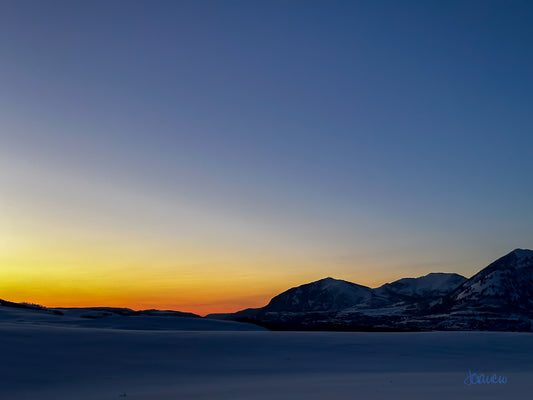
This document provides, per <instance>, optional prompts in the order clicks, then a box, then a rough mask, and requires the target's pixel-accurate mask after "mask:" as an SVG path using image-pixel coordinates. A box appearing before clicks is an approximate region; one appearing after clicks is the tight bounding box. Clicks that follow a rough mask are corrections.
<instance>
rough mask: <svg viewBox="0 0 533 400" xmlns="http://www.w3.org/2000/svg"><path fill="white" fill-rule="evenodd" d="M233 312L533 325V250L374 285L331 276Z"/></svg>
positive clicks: (296, 319) (351, 325) (368, 326)
mask: <svg viewBox="0 0 533 400" xmlns="http://www.w3.org/2000/svg"><path fill="white" fill-rule="evenodd" d="M224 318H226V319H234V320H241V321H248V322H254V323H257V324H259V325H263V326H266V327H269V328H271V329H281V330H298V329H304V330H515V331H532V330H533V251H531V250H521V249H518V250H514V251H512V252H511V253H509V254H508V255H506V256H504V257H502V258H500V259H499V260H497V261H495V262H494V263H492V264H491V265H489V266H488V267H487V268H485V269H483V270H482V271H480V272H479V273H478V274H476V275H474V276H473V277H472V278H470V279H468V280H467V279H466V278H465V277H463V276H461V275H458V274H446V273H432V274H428V275H426V276H422V277H419V278H405V279H400V280H398V281H395V282H392V283H389V284H385V285H383V286H381V287H379V288H377V289H370V288H368V287H365V286H360V285H356V284H354V283H350V282H346V281H341V280H336V279H332V278H326V279H322V280H320V281H317V282H312V283H309V284H306V285H302V286H298V287H295V288H292V289H289V290H287V291H286V292H283V293H281V294H280V295H278V296H276V297H274V298H273V299H272V300H271V301H270V303H269V304H268V305H267V306H266V307H263V308H259V309H248V310H243V311H241V312H238V313H235V314H229V315H228V316H225V317H224Z"/></svg>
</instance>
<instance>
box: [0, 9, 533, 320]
mask: <svg viewBox="0 0 533 400" xmlns="http://www.w3.org/2000/svg"><path fill="white" fill-rule="evenodd" d="M531 21H533V3H532V2H530V1H520V0H516V1H414V0H413V1H384V0H377V1H371V2H370V1H335V0H334V1H300V2H296V1H277V0H276V1H264V0H259V1H251V2H250V1H229V0H224V1H202V2H196V1H155V2H154V1H138V0H134V1H117V0H111V1H53V0H50V1H46V2H42V1H28V0H22V1H14V0H7V1H2V2H1V3H0V221H1V222H0V298H3V299H6V300H11V301H26V302H34V303H40V304H45V305H48V306H103V305H106V306H123V307H130V308H134V309H146V308H159V309H174V310H182V311H192V312H197V313H200V314H202V315H203V314H206V313H208V312H230V311H237V310H240V309H243V308H247V307H260V306H263V305H265V304H266V303H267V302H268V301H269V299H270V298H271V297H273V296H274V295H275V294H278V293H280V292H282V291H284V290H286V289H288V288H290V287H292V286H296V285H299V284H303V283H307V282H311V281H314V280H317V279H321V278H324V277H327V276H332V277H335V278H338V279H345V280H349V281H352V282H356V283H358V284H362V285H367V286H370V287H376V286H379V285H381V284H383V283H386V282H391V281H393V280H396V279H399V278H402V277H417V276H422V275H425V274H427V273H430V272H456V273H460V274H462V275H465V276H467V277H470V276H472V275H473V274H475V273H476V272H477V271H479V270H480V269H481V268H483V267H485V266H486V265H488V264H489V263H490V262H492V261H494V260H495V259H496V258H498V257H500V256H502V255H504V254H506V253H508V252H509V251H511V250H513V249H515V248H532V247H533V212H531V204H533V184H532V183H531V182H532V180H531V177H532V175H533V157H532V154H533V151H532V147H533V132H532V128H533V113H532V112H531V111H532V106H533V74H532V72H531V71H533V24H532V23H531Z"/></svg>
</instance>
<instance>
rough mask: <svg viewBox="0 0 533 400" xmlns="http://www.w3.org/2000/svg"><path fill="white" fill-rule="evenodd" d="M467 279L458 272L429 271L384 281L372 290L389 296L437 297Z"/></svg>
mask: <svg viewBox="0 0 533 400" xmlns="http://www.w3.org/2000/svg"><path fill="white" fill-rule="evenodd" d="M466 280H467V279H466V278H465V277H464V276H461V275H458V274H448V273H442V272H437V273H431V274H428V275H425V276H421V277H419V278H403V279H399V280H397V281H394V282H392V283H386V284H385V285H383V286H380V287H379V288H377V289H374V292H375V293H376V294H377V295H380V296H387V297H390V296H392V295H399V296H404V297H413V298H420V297H425V298H427V297H438V296H444V295H446V294H448V293H450V292H451V291H452V290H454V289H455V288H457V287H458V286H459V285H460V284H461V283H463V282H465V281H466Z"/></svg>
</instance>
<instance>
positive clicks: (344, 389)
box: [0, 307, 533, 400]
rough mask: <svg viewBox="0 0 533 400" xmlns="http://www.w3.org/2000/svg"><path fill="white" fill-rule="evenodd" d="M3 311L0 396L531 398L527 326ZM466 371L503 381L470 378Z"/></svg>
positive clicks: (89, 399) (49, 399) (531, 338)
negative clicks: (120, 317) (276, 326)
mask: <svg viewBox="0 0 533 400" xmlns="http://www.w3.org/2000/svg"><path fill="white" fill-rule="evenodd" d="M0 308H1V307H0ZM2 311H3V312H2V313H0V317H1V318H0V321H1V322H0V338H1V340H0V354H1V364H0V365H1V366H0V399H6V400H26V399H27V400H30V399H32V400H33V399H38V400H67V399H68V400H71V399H76V400H108V399H109V400H111V399H134V400H140V399H142V400H175V399H228V400H229V399H235V400H241V399H287V400H288V399H328V400H333V399H341V400H344V399H371V400H375V399H438V400H440V399H452V398H453V399H502V398H507V399H528V398H531V392H532V390H533V334H531V333H512V332H423V333H368V332H366V333H363V332H271V331H266V330H262V329H260V328H255V327H254V326H248V325H246V324H239V323H232V324H229V325H228V324H224V323H223V321H215V320H211V321H210V320H195V319H191V318H174V320H175V322H173V324H174V325H172V326H171V327H170V328H172V329H162V322H158V323H156V326H158V329H157V330H151V329H135V326H133V325H131V324H132V322H129V323H128V324H129V325H128V326H126V329H124V326H122V328H120V329H119V328H117V326H119V327H120V326H121V325H120V323H117V322H114V323H109V322H106V323H104V320H102V321H87V322H85V325H83V324H82V325H79V324H78V325H77V324H75V323H73V322H72V321H74V320H75V318H74V317H70V318H71V319H72V320H71V321H70V322H69V321H68V320H67V321H66V322H67V323H64V324H63V323H58V322H57V321H58V320H59V319H57V318H54V317H52V316H47V315H44V314H42V313H40V314H36V313H31V316H30V317H29V318H28V315H30V313H28V312H27V311H24V310H6V308H3V310H2ZM22 315H24V316H25V317H26V318H25V319H23V318H20V317H21V316H22ZM128 318H131V317H128ZM146 318H153V317H146ZM155 318H156V319H157V318H158V317H155ZM138 321H139V323H142V326H144V327H146V326H149V325H147V322H146V321H144V320H138ZM200 321H202V322H200ZM91 323H92V325H90V324H91ZM221 323H222V325H221ZM99 324H103V326H104V327H99V326H98V325H99ZM106 324H107V325H106ZM157 324H159V325H157ZM199 324H200V325H199ZM202 324H203V325H202ZM89 325H90V326H91V327H88V326H89ZM113 326H114V327H113ZM250 329H255V330H250ZM469 370H470V371H471V372H473V373H474V372H475V373H478V374H479V373H483V374H485V375H492V374H497V375H498V376H505V377H506V378H507V383H506V384H479V385H470V386H467V385H465V383H464V381H465V378H466V377H467V376H468V373H469Z"/></svg>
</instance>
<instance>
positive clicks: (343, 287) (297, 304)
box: [263, 278, 372, 312]
mask: <svg viewBox="0 0 533 400" xmlns="http://www.w3.org/2000/svg"><path fill="white" fill-rule="evenodd" d="M371 296H372V289H370V288H369V287H366V286H361V285H357V284H355V283H351V282H347V281H343V280H339V279H333V278H325V279H321V280H319V281H316V282H311V283H308V284H305V285H301V286H298V287H295V288H292V289H289V290H287V291H286V292H283V293H281V294H279V295H277V296H276V297H274V298H273V299H272V300H271V301H270V303H268V305H267V306H266V307H264V309H263V310H264V311H266V312H279V311H292V312H307V311H337V310H342V309H345V308H347V307H352V306H354V305H357V304H358V303H362V302H365V301H368V300H369V299H370V297H371Z"/></svg>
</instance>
